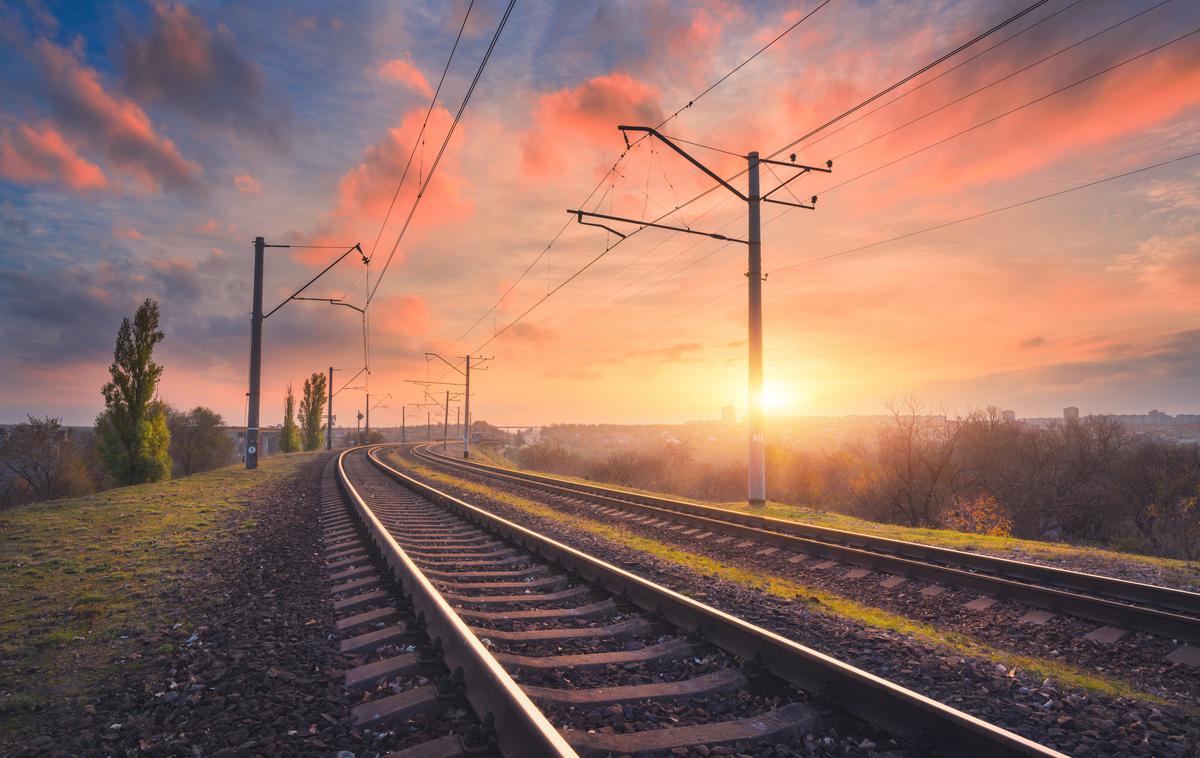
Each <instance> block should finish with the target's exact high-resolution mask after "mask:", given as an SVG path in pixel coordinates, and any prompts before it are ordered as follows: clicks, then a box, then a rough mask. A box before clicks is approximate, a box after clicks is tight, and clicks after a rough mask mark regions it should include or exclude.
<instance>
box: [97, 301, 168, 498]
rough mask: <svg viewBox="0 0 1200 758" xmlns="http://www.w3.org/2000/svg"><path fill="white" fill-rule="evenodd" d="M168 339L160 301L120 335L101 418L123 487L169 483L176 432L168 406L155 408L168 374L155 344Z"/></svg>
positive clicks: (112, 468) (107, 458)
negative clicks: (169, 421) (170, 426)
mask: <svg viewBox="0 0 1200 758" xmlns="http://www.w3.org/2000/svg"><path fill="white" fill-rule="evenodd" d="M165 336H166V335H164V334H163V333H162V332H161V331H159V328H158V303H156V302H154V301H153V300H151V299H150V298H146V301H145V302H144V303H142V305H141V307H139V308H138V309H137V313H136V314H134V317H133V320H132V321H130V320H129V319H128V318H126V319H122V321H121V328H120V329H119V330H118V331H117V344H116V347H115V348H114V350H113V362H112V365H111V366H109V367H108V373H109V375H110V376H111V377H112V380H111V381H109V382H108V383H107V384H105V385H104V387H103V388H102V389H101V392H102V393H103V394H104V411H103V412H102V413H101V414H100V415H99V416H98V417H97V418H96V437H97V440H98V444H99V447H100V453H101V455H102V457H103V459H104V466H105V469H106V470H107V472H108V475H109V477H110V478H111V479H112V480H113V481H114V482H115V483H116V484H117V485H126V484H140V483H142V482H154V481H158V480H160V479H168V478H170V476H171V458H170V454H169V453H168V448H169V446H170V440H171V434H170V431H169V430H168V428H167V421H166V413H165V409H164V408H162V407H152V403H151V400H152V399H153V398H154V393H155V390H156V389H157V387H158V380H159V378H160V377H161V376H162V371H163V369H162V366H160V365H159V364H157V363H155V362H154V360H153V356H154V346H155V345H157V344H158V343H159V342H162V340H163V338H164V337H165Z"/></svg>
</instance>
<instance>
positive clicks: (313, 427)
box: [300, 371, 327, 450]
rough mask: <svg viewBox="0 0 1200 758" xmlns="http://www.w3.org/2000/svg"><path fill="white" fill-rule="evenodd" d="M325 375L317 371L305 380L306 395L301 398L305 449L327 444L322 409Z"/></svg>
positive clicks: (301, 418) (316, 448)
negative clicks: (322, 423) (322, 421)
mask: <svg viewBox="0 0 1200 758" xmlns="http://www.w3.org/2000/svg"><path fill="white" fill-rule="evenodd" d="M326 389H327V385H326V384H325V375H324V374H322V373H321V372H319V371H318V372H315V373H314V374H313V375H312V376H310V377H309V378H307V379H305V380H304V395H303V396H302V397H301V398H300V437H301V439H302V440H303V442H304V449H305V450H319V449H320V448H321V446H322V445H324V444H325V434H324V427H323V426H322V425H321V411H322V409H323V408H324V407H325V390H326Z"/></svg>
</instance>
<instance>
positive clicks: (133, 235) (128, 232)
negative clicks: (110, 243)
mask: <svg viewBox="0 0 1200 758" xmlns="http://www.w3.org/2000/svg"><path fill="white" fill-rule="evenodd" d="M113 236H114V237H116V238H117V239H125V240H140V239H141V238H142V233H141V232H139V231H138V230H137V229H134V228H133V227H132V226H123V227H120V228H117V229H113Z"/></svg>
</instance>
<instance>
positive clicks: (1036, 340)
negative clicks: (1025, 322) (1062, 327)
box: [1021, 337, 1046, 348]
mask: <svg viewBox="0 0 1200 758" xmlns="http://www.w3.org/2000/svg"><path fill="white" fill-rule="evenodd" d="M1044 344H1046V338H1045V337H1030V338H1029V339H1027V340H1021V347H1028V348H1033V347H1041V346H1042V345H1044Z"/></svg>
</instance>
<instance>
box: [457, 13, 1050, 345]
mask: <svg viewBox="0 0 1200 758" xmlns="http://www.w3.org/2000/svg"><path fill="white" fill-rule="evenodd" d="M1047 2H1049V0H1036V2H1033V3H1031V4H1030V5H1028V6H1026V7H1024V8H1023V9H1021V10H1019V11H1017V12H1016V13H1015V14H1013V15H1011V16H1009V17H1008V18H1006V19H1004V20H1002V21H1000V22H998V23H996V24H995V25H993V26H992V27H990V28H989V29H987V30H985V31H983V32H980V33H979V34H977V35H975V36H974V37H972V38H971V39H969V40H968V41H966V42H963V43H961V44H959V45H958V46H957V47H955V48H953V49H951V50H950V51H948V52H946V53H944V54H942V55H941V56H939V57H938V58H936V59H934V60H933V61H931V62H929V63H927V64H925V65H923V66H921V67H920V68H918V69H917V70H916V71H914V72H912V73H910V74H908V75H906V76H904V77H902V78H901V79H899V80H898V81H896V82H895V83H893V84H891V85H889V86H887V87H885V88H884V89H882V90H880V91H879V92H877V93H875V94H874V95H871V96H870V97H868V98H867V99H865V100H863V101H861V102H859V103H858V104H857V105H854V106H852V107H851V108H849V109H848V110H846V111H843V112H842V113H841V114H839V115H837V116H834V117H833V118H831V119H829V120H828V121H826V122H825V123H823V124H821V125H820V126H817V127H815V128H813V129H811V130H810V131H808V132H807V133H806V134H804V135H803V136H801V137H799V138H797V139H795V140H793V141H792V142H790V143H788V144H787V145H785V146H784V147H782V148H780V149H779V150H776V151H775V152H774V153H771V155H770V156H768V157H769V158H775V157H777V156H779V155H780V154H781V153H783V152H785V151H786V150H788V149H789V148H791V147H794V146H796V145H798V144H800V143H801V142H803V141H804V140H806V139H808V138H809V137H812V136H814V135H816V134H819V133H820V132H822V131H824V130H825V129H827V128H829V127H830V126H832V125H833V124H836V123H838V122H839V121H841V120H843V119H845V118H847V117H849V116H851V115H853V114H854V113H856V112H858V111H859V110H861V109H863V108H865V107H866V106H868V105H870V104H871V103H873V102H875V101H876V100H878V99H880V98H881V97H884V96H886V95H887V94H888V93H890V92H894V91H895V90H896V89H898V88H900V87H902V86H904V85H905V84H907V83H908V82H910V81H912V80H913V79H915V78H917V77H918V76H920V75H921V74H923V73H925V72H927V71H929V70H931V69H933V68H935V67H936V66H938V65H940V64H941V63H943V62H945V61H947V60H949V59H950V58H952V57H954V56H955V55H957V54H959V53H961V52H963V51H964V50H966V49H968V48H970V47H971V46H972V45H975V44H977V43H978V42H980V41H981V40H983V39H986V38H987V37H989V36H991V35H992V34H995V33H996V32H998V31H1000V30H1001V29H1003V28H1005V27H1007V26H1009V25H1011V24H1013V23H1016V22H1017V21H1018V20H1020V19H1021V18H1023V17H1025V16H1026V15H1028V14H1029V13H1031V12H1033V11H1034V10H1036V9H1038V8H1040V7H1041V6H1043V5H1045V4H1046V3H1047ZM822 7H824V4H822V5H821V6H820V7H818V8H817V9H815V10H814V11H812V13H815V12H816V11H817V10H820V8H822ZM809 15H810V16H811V13H810V14H809ZM806 18H807V17H806ZM686 107H689V106H685V108H686ZM683 110H684V109H683V108H681V109H680V110H679V111H677V112H676V113H675V114H674V115H678V114H679V113H680V112H682V111H683ZM674 115H673V116H671V117H670V118H674ZM670 118H668V119H667V120H665V121H664V122H663V123H666V121H669V120H670ZM659 126H662V124H660V125H659ZM656 129H657V127H656ZM748 170H749V169H742V170H741V171H739V172H737V173H736V174H734V175H733V176H731V177H729V178H728V179H727V180H726V181H727V182H732V181H734V180H735V179H737V178H739V177H741V176H743V175H744V174H745V173H746V172H747V171H748ZM720 187H721V185H719V184H717V185H714V186H712V187H710V188H709V189H707V190H705V191H703V192H701V193H699V194H697V195H696V196H694V197H693V198H692V199H691V200H688V201H686V202H684V203H683V204H682V205H681V206H679V207H680V208H683V207H686V206H688V205H690V204H692V203H694V202H696V201H697V200H699V199H701V198H703V197H705V196H707V195H709V194H711V193H712V192H714V191H716V190H717V189H719V188H720ZM676 210H678V209H676ZM672 212H674V211H672ZM669 215H671V214H670V213H665V214H663V215H661V216H659V217H658V218H656V219H654V220H653V221H652V222H651V223H657V222H659V221H661V220H662V219H664V218H666V217H667V216H669ZM568 223H569V222H568ZM646 228H647V227H645V226H642V227H639V228H638V229H635V230H633V231H632V232H630V233H629V234H628V235H627V236H626V237H625V238H623V239H621V240H618V241H617V242H616V244H614V245H612V246H611V247H607V248H606V249H605V250H604V251H602V252H601V253H600V254H599V255H597V256H595V257H593V258H591V259H589V260H588V261H587V262H585V263H584V264H583V266H581V267H580V268H579V269H577V270H576V271H575V272H573V273H572V274H571V275H569V276H568V277H567V278H566V279H564V280H563V281H562V282H560V283H559V285H558V286H557V287H554V288H553V289H552V290H550V291H549V292H547V293H546V294H545V295H544V296H543V297H541V298H539V299H538V300H537V301H535V302H534V303H533V304H532V305H531V306H529V307H528V308H527V309H526V310H525V311H524V312H522V313H521V314H520V315H518V316H517V317H516V318H515V319H513V320H512V321H510V322H509V323H508V324H506V325H505V326H504V327H503V328H502V329H500V330H499V331H497V332H496V333H494V334H493V335H492V336H491V337H489V338H488V339H487V340H486V341H485V342H484V343H483V344H481V345H480V346H479V347H478V348H476V350H481V349H483V348H484V347H486V346H487V345H489V344H491V343H492V342H493V341H495V340H496V339H497V338H498V337H500V336H501V335H502V334H504V333H505V332H507V331H508V330H509V329H511V328H512V327H513V326H515V325H516V324H518V323H520V322H521V321H522V320H523V319H524V318H525V317H526V316H528V315H529V314H530V313H532V312H533V311H534V310H536V309H537V308H538V306H540V305H541V304H542V303H544V302H545V301H546V300H548V299H549V298H550V297H552V296H553V295H554V293H556V292H559V291H560V290H562V288H563V287H565V286H566V285H568V284H570V283H571V282H572V281H574V280H575V279H577V278H578V277H579V276H581V275H582V274H583V273H584V272H586V271H587V270H588V269H589V268H591V267H592V266H593V265H595V263H596V262H597V261H599V260H600V259H601V258H603V257H604V256H605V255H606V254H607V253H608V252H610V251H611V250H612V249H614V248H616V247H617V246H618V245H620V244H621V243H622V242H625V241H626V240H628V239H630V238H632V237H634V236H635V235H636V234H637V233H638V232H640V231H642V230H644V229H646Z"/></svg>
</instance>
